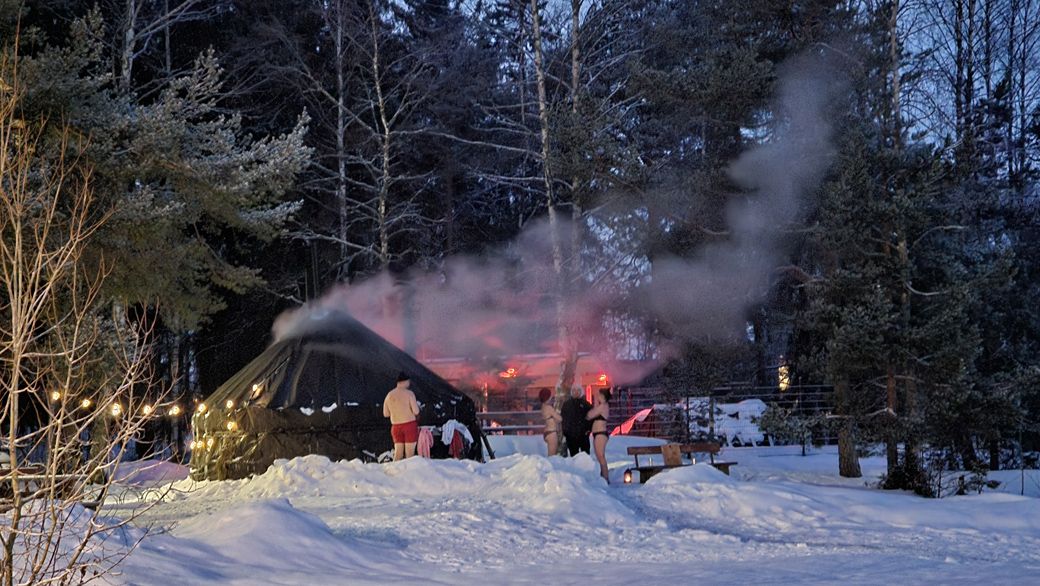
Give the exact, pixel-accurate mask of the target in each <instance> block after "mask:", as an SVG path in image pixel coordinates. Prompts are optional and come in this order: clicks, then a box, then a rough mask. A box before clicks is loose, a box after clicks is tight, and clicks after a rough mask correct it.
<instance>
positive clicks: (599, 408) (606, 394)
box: [585, 389, 610, 484]
mask: <svg viewBox="0 0 1040 586" xmlns="http://www.w3.org/2000/svg"><path fill="white" fill-rule="evenodd" d="M593 400H594V401H595V402H596V404H595V405H594V406H593V407H592V409H591V410H590V411H589V412H588V414H586V415H585V418H586V419H588V420H589V421H591V422H592V443H593V444H594V445H595V448H596V459H597V460H599V475H600V476H602V477H603V480H606V481H607V484H610V475H609V474H608V470H607V438H609V437H610V434H608V433H607V419H609V418H610V389H599V390H598V391H596V395H595V396H594V397H593ZM585 441H586V442H588V440H585Z"/></svg>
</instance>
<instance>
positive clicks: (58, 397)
mask: <svg viewBox="0 0 1040 586" xmlns="http://www.w3.org/2000/svg"><path fill="white" fill-rule="evenodd" d="M60 400H61V391H51V401H55V402H57V401H60Z"/></svg>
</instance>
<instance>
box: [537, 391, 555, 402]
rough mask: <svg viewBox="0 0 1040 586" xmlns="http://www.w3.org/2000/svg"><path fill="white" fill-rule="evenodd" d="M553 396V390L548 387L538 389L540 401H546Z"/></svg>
mask: <svg viewBox="0 0 1040 586" xmlns="http://www.w3.org/2000/svg"><path fill="white" fill-rule="evenodd" d="M551 398H552V391H551V390H549V388H548V387H542V390H540V391H538V401H539V402H540V403H544V402H546V401H548V400H549V399H551Z"/></svg>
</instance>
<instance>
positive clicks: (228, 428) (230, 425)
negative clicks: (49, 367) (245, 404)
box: [227, 421, 238, 431]
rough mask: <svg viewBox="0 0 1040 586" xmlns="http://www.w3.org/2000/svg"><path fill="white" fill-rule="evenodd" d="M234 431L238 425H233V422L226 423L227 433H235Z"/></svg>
mask: <svg viewBox="0 0 1040 586" xmlns="http://www.w3.org/2000/svg"><path fill="white" fill-rule="evenodd" d="M236 429H238V424H237V423H235V422H234V421H228V422H227V430H228V431H235V430H236Z"/></svg>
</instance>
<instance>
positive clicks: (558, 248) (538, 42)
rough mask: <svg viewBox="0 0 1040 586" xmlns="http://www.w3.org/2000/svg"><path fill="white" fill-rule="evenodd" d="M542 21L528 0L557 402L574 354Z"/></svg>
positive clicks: (564, 392) (570, 377) (569, 380)
mask: <svg viewBox="0 0 1040 586" xmlns="http://www.w3.org/2000/svg"><path fill="white" fill-rule="evenodd" d="M541 27H542V24H541V14H540V11H539V7H538V0H531V29H532V30H531V32H532V41H533V44H534V68H535V81H536V84H537V86H538V124H539V128H540V136H541V153H542V177H543V178H544V182H545V200H546V207H547V208H548V211H549V232H550V239H551V241H552V257H553V270H554V272H555V273H556V288H557V295H556V327H557V340H558V342H559V346H560V352H561V354H562V358H563V359H562V360H561V363H560V376H559V379H558V381H557V383H556V397H557V403H560V402H562V401H564V400H566V398H567V396H568V394H569V393H570V388H571V386H572V385H573V384H574V374H575V368H576V362H577V353H576V352H575V351H573V342H572V337H571V332H570V324H569V322H570V319H569V318H570V316H569V315H568V307H567V294H568V289H569V287H568V281H569V275H568V271H567V266H566V262H565V259H564V251H563V242H562V236H561V234H560V219H559V210H558V208H557V200H556V195H555V190H554V189H553V175H552V164H551V144H550V140H549V104H548V98H547V97H546V89H545V63H544V55H543V52H542V28H541Z"/></svg>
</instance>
